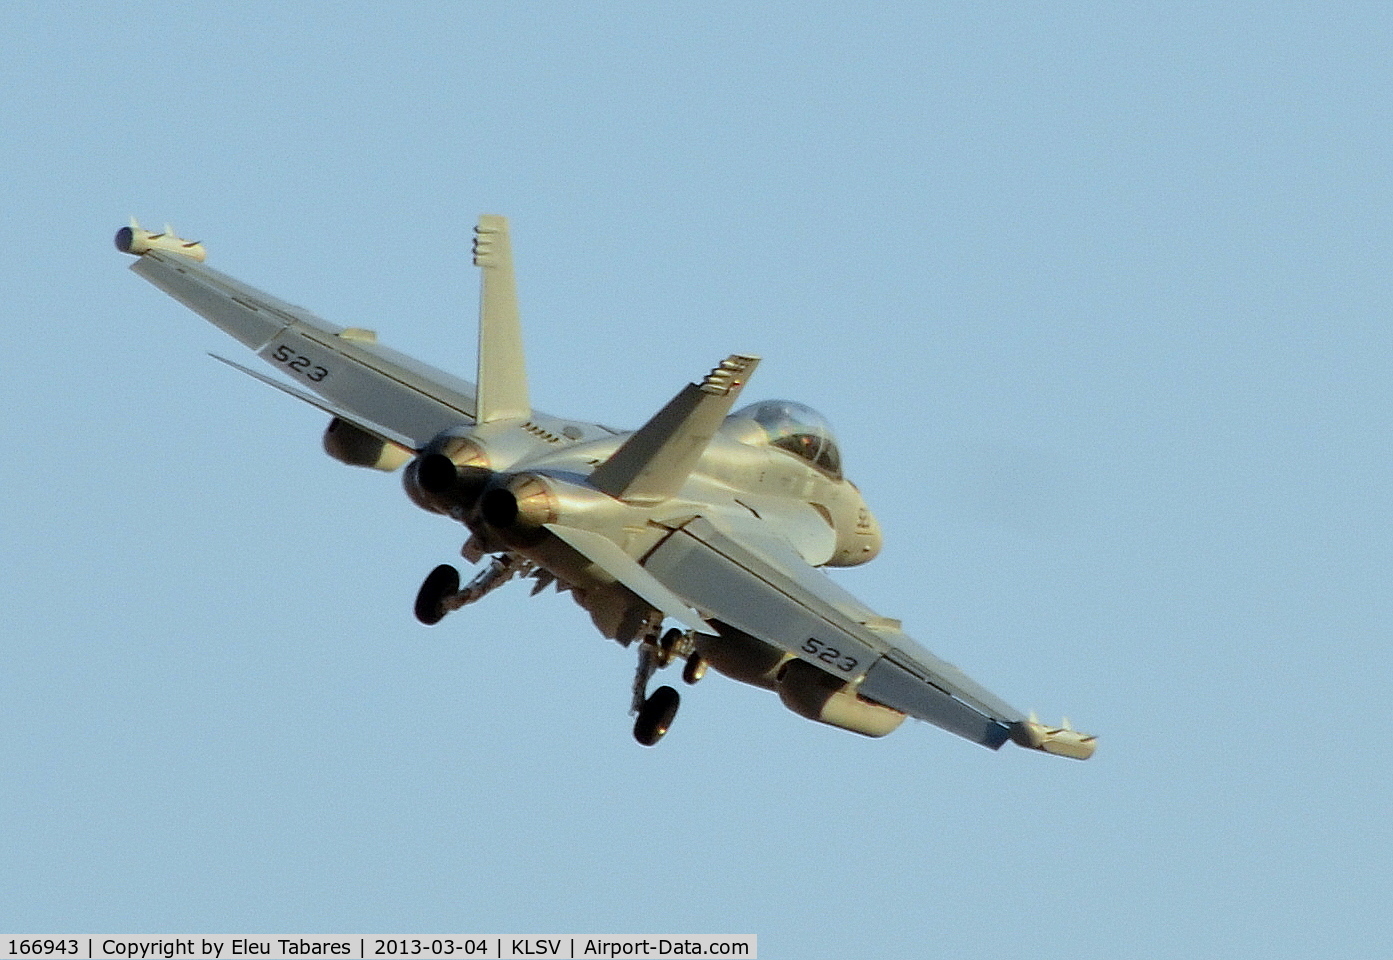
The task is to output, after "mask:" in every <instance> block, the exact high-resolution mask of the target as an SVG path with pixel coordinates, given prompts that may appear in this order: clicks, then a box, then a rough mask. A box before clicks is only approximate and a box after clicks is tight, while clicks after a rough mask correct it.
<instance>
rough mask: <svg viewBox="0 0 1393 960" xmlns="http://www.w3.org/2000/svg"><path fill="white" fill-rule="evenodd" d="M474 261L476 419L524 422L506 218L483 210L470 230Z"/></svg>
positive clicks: (528, 410) (527, 410) (518, 321)
mask: <svg viewBox="0 0 1393 960" xmlns="http://www.w3.org/2000/svg"><path fill="white" fill-rule="evenodd" d="M474 265H475V266H477V267H479V268H480V271H481V280H480V284H479V377H478V395H477V397H476V398H475V403H476V406H477V407H478V411H477V416H476V419H477V422H479V423H489V422H491V421H494V420H525V419H527V417H529V416H530V415H531V414H532V406H531V403H530V402H529V401H528V398H527V369H526V367H525V365H524V363H523V352H522V318H521V316H520V315H519V313H518V292H517V282H516V281H515V280H514V279H513V248H512V244H511V243H509V241H508V220H507V218H506V217H500V216H497V215H495V214H490V213H486V214H483V215H481V216H480V217H479V225H478V226H476V227H475V228H474Z"/></svg>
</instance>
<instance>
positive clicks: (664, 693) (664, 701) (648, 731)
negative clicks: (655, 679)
mask: <svg viewBox="0 0 1393 960" xmlns="http://www.w3.org/2000/svg"><path fill="white" fill-rule="evenodd" d="M681 702H682V696H681V695H680V694H679V693H678V692H677V691H676V690H674V689H672V687H659V688H658V689H657V690H654V691H653V693H652V695H651V696H649V698H648V699H647V700H645V701H643V706H642V707H639V711H638V719H637V720H635V721H634V739H635V740H637V741H638V742H639V743H641V744H643V745H644V746H645V747H652V746H655V745H656V744H657V743H658V741H659V740H661V739H663V734H665V733H667V732H668V728H669V727H671V726H672V719H673V717H675V716H677V707H678V705H680V704H681Z"/></svg>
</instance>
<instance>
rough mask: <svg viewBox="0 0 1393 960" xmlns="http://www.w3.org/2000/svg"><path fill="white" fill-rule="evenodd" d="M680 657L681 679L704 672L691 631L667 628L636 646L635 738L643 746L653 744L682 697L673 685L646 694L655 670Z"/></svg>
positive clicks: (697, 677) (669, 723)
mask: <svg viewBox="0 0 1393 960" xmlns="http://www.w3.org/2000/svg"><path fill="white" fill-rule="evenodd" d="M680 656H685V657H686V658H687V663H686V666H685V667H683V669H682V679H683V680H684V681H686V682H687V683H689V684H692V683H696V682H697V681H698V680H700V679H701V678H702V677H703V676H705V674H706V661H705V660H703V659H702V658H701V654H699V653H697V652H696V649H695V644H694V643H693V640H692V634H691V633H690V632H687V633H684V632H682V631H681V630H676V629H674V630H669V631H668V632H667V633H664V634H662V635H661V636H656V635H651V636H649V637H645V638H644V640H643V642H642V643H641V644H640V645H639V648H638V672H637V673H636V674H635V675H634V699H633V706H632V708H631V709H630V711H629V712H630V713H632V714H635V719H634V739H635V740H637V741H638V742H639V743H641V744H643V745H644V746H645V747H652V746H656V745H657V743H658V741H659V740H661V739H663V735H664V734H666V733H667V732H668V729H669V728H670V727H671V726H672V721H673V719H674V718H675V717H676V716H677V708H678V707H679V706H680V705H681V703H682V696H681V694H679V693H678V692H677V691H676V690H674V689H673V688H672V687H668V686H662V687H659V688H658V689H657V690H654V691H653V692H652V693H651V694H649V693H647V690H648V681H649V679H651V678H652V676H653V673H654V671H656V670H658V669H659V668H661V667H666V666H667V665H668V664H670V663H672V662H673V660H675V659H677V658H678V657H680Z"/></svg>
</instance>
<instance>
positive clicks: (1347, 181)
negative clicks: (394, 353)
mask: <svg viewBox="0 0 1393 960" xmlns="http://www.w3.org/2000/svg"><path fill="white" fill-rule="evenodd" d="M859 6H863V5H848V4H844V3H818V2H799V3H787V4H784V3H754V4H748V3H739V4H726V3H704V4H700V5H680V6H679V5H675V4H674V5H654V4H645V3H633V4H622V3H594V4H559V3H550V4H548V3H538V4H497V3H495V4H483V3H479V4H473V3H456V4H416V5H386V4H384V5H382V6H376V5H365V4H356V3H350V4H334V5H329V4H324V5H310V4H305V5H285V4H223V5H213V4H187V5H176V4H91V5H82V4H78V5H65V4H56V3H55V4H19V3H16V4H6V5H5V6H4V7H3V8H0V83H3V94H4V96H3V98H0V132H2V133H3V141H0V142H2V143H3V148H4V149H3V157H2V158H0V175H3V185H4V205H3V209H4V211H5V217H4V224H5V231H4V247H5V252H4V258H3V264H0V284H2V285H3V291H4V304H5V306H4V310H3V318H2V319H0V323H2V324H3V329H4V334H5V335H4V338H3V339H4V344H3V347H2V348H0V358H3V359H2V360H0V363H3V367H2V368H0V369H2V370H3V378H0V383H3V387H0V401H3V408H2V409H3V415H2V416H0V424H3V426H0V431H3V432H0V450H3V459H0V463H3V470H4V473H3V477H0V482H2V483H3V486H2V487H0V489H3V501H0V502H2V503H3V506H0V523H3V527H2V528H0V529H3V550H4V554H3V557H0V563H3V568H2V569H3V571H4V574H3V578H0V603H2V604H3V626H0V631H3V641H2V642H0V929H3V931H4V932H16V933H45V932H47V933H62V932H89V931H91V932H113V933H114V932H148V933H171V934H173V933H184V934H187V933H261V932H265V933H299V932H305V933H338V932H349V933H358V932H418V933H428V932H462V931H463V932H504V933H506V932H517V933H570V932H614V933H629V932H634V933H640V932H656V933H663V932H669V933H680V932H739V933H746V932H752V933H757V934H759V936H760V938H761V939H760V945H761V956H762V957H766V958H841V957H849V956H865V957H889V956H903V957H910V956H924V957H1032V958H1115V957H1120V956H1140V957H1195V956H1207V957H1254V958H1264V960H1267V958H1286V957H1312V956H1332V957H1336V956H1338V957H1359V958H1371V957H1376V956H1388V955H1390V953H1391V952H1393V936H1391V935H1390V933H1389V923H1390V920H1389V916H1390V907H1391V906H1393V896H1391V895H1390V892H1389V891H1390V888H1393V870H1390V867H1389V861H1390V855H1393V843H1390V827H1389V810H1390V802H1393V783H1391V782H1390V781H1391V780H1393V776H1390V774H1391V773H1393V770H1391V769H1390V762H1389V759H1388V747H1387V743H1388V738H1387V731H1388V718H1389V702H1390V699H1393V696H1390V694H1391V693H1393V690H1391V689H1390V673H1391V672H1390V669H1389V666H1388V660H1389V650H1390V644H1389V637H1390V628H1393V623H1390V620H1393V604H1391V603H1390V591H1389V578H1390V559H1391V558H1390V549H1389V543H1390V536H1393V523H1390V516H1389V508H1390V496H1389V476H1390V468H1393V451H1390V444H1389V429H1390V401H1393V396H1390V393H1391V392H1393V391H1391V390H1390V385H1389V366H1390V363H1389V361H1390V345H1391V344H1390V340H1393V337H1390V332H1389V331H1390V310H1389V303H1388V301H1389V292H1390V291H1389V282H1388V279H1387V278H1388V275H1389V271H1390V253H1391V252H1393V242H1391V241H1393V235H1391V234H1390V220H1389V217H1390V213H1391V212H1393V204H1391V203H1390V200H1389V185H1390V177H1389V174H1390V169H1389V168H1390V146H1393V136H1390V125H1389V121H1390V117H1389V113H1390V94H1393V84H1390V79H1393V72H1391V71H1390V67H1389V59H1390V57H1389V55H1390V41H1393V13H1390V10H1389V7H1388V6H1387V5H1386V4H1382V3H1369V4H1361V3H1341V4H1326V3H1271V2H1265V3H1223V2H1221V3H1193V4H1191V3H1131V4H1118V3H887V4H870V5H865V6H867V7H868V9H864V10H849V9H848V8H849V7H859ZM484 211H488V212H497V213H503V214H506V215H508V216H509V217H510V218H511V219H512V224H513V233H514V244H515V249H516V253H517V257H518V273H519V278H520V282H521V292H522V301H523V309H524V313H525V318H526V323H527V341H528V347H529V350H530V356H529V361H530V366H531V371H532V375H533V397H534V400H535V401H536V403H537V405H538V406H539V407H541V408H543V409H546V410H549V411H554V412H558V413H565V414H568V415H571V416H577V417H584V418H588V419H595V420H600V421H604V422H610V423H615V424H618V425H626V426H634V425H637V424H638V423H640V422H641V421H642V420H643V419H644V418H646V417H647V415H648V414H649V413H650V412H651V411H652V410H653V409H655V408H656V407H657V406H658V405H659V404H661V403H662V402H664V401H665V400H666V399H667V398H668V397H669V396H670V395H671V394H672V392H673V391H675V390H676V389H677V388H678V387H679V386H680V385H681V384H683V383H685V382H687V381H688V380H689V379H691V378H693V377H697V376H699V375H701V374H702V373H704V372H705V370H706V369H708V368H709V367H710V365H711V364H712V363H714V362H715V361H716V360H718V359H719V358H720V357H722V356H724V355H725V354H726V353H728V352H733V351H752V352H756V353H759V354H761V355H762V356H763V357H764V358H765V361H764V363H763V365H762V366H761V368H760V370H759V372H758V374H757V376H756V378H755V379H754V381H753V382H752V383H751V386H750V388H749V390H748V394H747V395H748V396H749V398H750V399H756V398H759V397H767V396H786V397H791V398H795V399H799V400H802V401H804V402H806V403H809V404H811V405H812V406H814V407H816V408H818V409H820V410H822V411H823V412H825V413H826V415H827V416H828V417H829V418H830V419H831V421H832V422H833V424H834V426H835V427H836V428H837V429H838V432H839V435H840V437H841V439H842V444H843V447H844V454H845V459H846V462H847V464H848V468H849V472H850V474H851V476H852V477H853V478H854V479H855V480H856V481H857V482H858V483H859V484H860V485H861V487H862V489H863V490H864V492H865V494H866V496H867V497H868V498H869V500H870V502H871V504H872V505H873V507H874V508H875V509H876V511H877V513H878V515H879V517H880V520H881V522H882V523H883V525H884V527H885V529H886V531H887V546H886V549H885V553H884V555H883V556H882V558H881V559H880V560H878V561H877V562H876V563H874V564H872V565H870V566H869V567H867V568H864V569H861V570H856V571H852V572H849V573H848V574H846V575H840V574H839V577H840V579H841V580H842V581H843V582H844V583H846V584H847V585H849V586H850V587H851V588H852V589H853V590H855V591H857V592H858V593H859V594H861V595H862V596H863V597H865V599H866V600H867V601H868V602H870V603H871V604H872V605H873V606H875V607H876V608H877V609H878V610H880V611H882V612H884V613H885V614H886V615H889V616H895V617H900V618H902V619H903V620H904V622H905V625H906V627H907V629H908V630H909V631H910V632H911V633H912V634H914V635H915V636H917V637H919V638H920V639H922V640H923V641H924V642H925V643H927V644H928V645H929V646H930V647H931V648H932V649H934V650H935V651H936V652H938V653H939V654H941V655H943V656H945V657H947V658H949V659H951V660H953V661H954V662H956V663H958V664H959V665H960V666H962V667H963V668H964V669H966V670H968V671H969V672H970V673H971V674H972V675H974V676H975V677H977V678H979V679H980V680H982V681H983V682H984V683H986V684H987V685H988V686H990V687H991V688H992V689H994V690H996V691H998V692H999V693H1000V694H1002V695H1003V696H1004V697H1006V698H1007V699H1008V700H1010V701H1012V702H1015V703H1017V704H1019V705H1020V706H1021V707H1022V708H1025V709H1031V708H1035V709H1038V710H1040V711H1041V713H1042V715H1045V716H1047V717H1057V716H1059V715H1060V714H1061V713H1064V714H1068V715H1069V716H1071V717H1072V718H1073V719H1074V720H1075V721H1076V722H1077V723H1078V724H1079V725H1081V726H1084V727H1086V728H1087V729H1089V730H1092V731H1096V732H1098V733H1099V734H1101V736H1102V741H1101V743H1102V746H1101V748H1100V750H1099V752H1098V755H1097V757H1096V758H1095V759H1094V760H1092V761H1090V762H1088V763H1087V764H1078V763H1073V762H1069V761H1063V760H1058V759H1054V758H1049V757H1043V756H1037V755H1034V754H1031V753H1027V752H1024V751H1021V750H1018V749H1015V748H1013V747H1012V748H1008V749H1004V750H1002V751H1001V752H1000V753H991V752H989V751H985V750H982V749H980V748H977V747H974V746H972V745H970V744H967V743H965V742H963V741H960V740H957V739H956V738H953V737H951V736H949V735H947V734H944V733H942V732H940V731H937V730H935V729H934V728H932V727H928V726H924V725H919V724H912V725H909V726H907V727H906V728H904V729H902V730H901V731H899V732H898V733H896V734H895V735H893V736H892V737H890V738H888V739H886V740H883V741H868V740H864V739H862V738H859V737H855V736H852V735H850V734H845V733H842V732H839V731H836V730H831V729H828V728H824V727H821V726H818V725H815V724H811V723H808V722H806V721H804V720H801V719H799V718H797V717H795V716H794V715H792V714H791V713H788V712H787V711H785V710H783V709H782V708H781V707H780V706H779V704H778V703H777V701H776V700H775V699H774V698H773V697H771V696H770V695H768V694H766V693H763V692H761V691H757V690H754V689H751V688H747V687H741V686H739V685H737V684H734V683H732V682H730V681H728V680H725V679H724V678H720V677H715V676H713V677H711V678H710V679H708V680H707V681H706V682H705V683H703V684H702V685H701V686H700V687H697V688H695V689H694V690H692V691H691V693H690V695H689V696H687V698H686V700H685V701H684V706H683V710H682V714H681V716H680V717H679V719H678V723H677V724H676V726H675V727H674V730H673V733H672V734H671V735H670V737H669V738H668V740H667V741H665V742H664V743H663V744H662V745H661V747H659V748H658V749H655V750H651V751H649V750H643V749H641V748H639V747H637V746H636V745H635V744H634V743H633V742H632V741H631V739H630V735H629V724H630V721H629V718H628V716H627V715H626V707H627V698H628V686H629V682H630V676H631V674H630V671H631V658H632V655H631V654H629V653H627V652H625V651H623V650H621V649H620V648H619V647H617V646H616V645H614V644H609V643H606V642H604V641H602V640H600V639H599V638H598V636H597V635H596V634H595V633H594V632H593V630H592V628H591V626H590V624H589V621H588V619H587V618H586V617H585V616H584V614H583V613H582V612H581V611H580V610H579V609H577V608H576V607H575V606H574V605H573V604H572V603H571V602H570V601H569V600H568V599H566V598H564V597H561V598H558V597H555V596H553V595H550V594H548V595H547V596H545V597H542V598H539V599H535V600H529V599H527V597H526V591H525V589H523V588H522V587H519V586H513V587H511V588H509V589H507V590H505V591H502V592H500V593H499V594H496V595H494V596H492V597H490V598H489V599H488V600H487V601H486V602H485V603H482V604H480V605H479V606H478V607H476V608H472V609H470V610H468V611H465V612H463V613H461V614H459V615H456V616H455V617H453V618H452V619H450V620H448V621H447V622H446V623H445V624H444V625H443V626H441V627H439V628H437V629H435V630H433V631H428V630H426V629H424V628H422V627H420V626H418V625H417V624H416V623H415V622H414V621H413V620H412V619H411V614H410V606H411V599H412V597H413V596H414V592H415V589H416V585H417V582H418V581H419V578H420V577H421V576H422V575H423V574H424V573H425V572H426V571H427V570H429V569H430V568H431V567H432V566H433V565H434V564H436V563H438V562H441V561H443V560H447V559H449V558H450V556H451V555H452V554H453V553H454V552H455V551H456V550H457V549H458V547H459V544H460V542H461V540H462V530H461V529H460V528H458V527H454V526H452V525H451V524H450V523H449V522H447V521H445V520H444V519H442V518H438V517H434V516H430V515H427V514H424V513H422V512H420V511H418V510H416V509H415V508H413V507H412V506H411V505H410V503H409V502H407V501H406V499H405V498H404V497H403V495H402V494H401V492H400V487H399V485H398V482H397V479H396V478H395V477H387V476H383V475H380V474H375V473H370V472H366V471H354V470H350V469H348V468H346V467H342V466H340V465H338V464H336V463H334V462H333V461H331V460H329V459H327V458H326V457H325V456H324V455H323V453H322V452H321V451H320V447H319V436H320V431H321V430H322V427H323V421H324V418H323V416H322V415H321V414H320V413H318V412H317V411H315V410H313V409H312V408H309V407H305V406H302V405H299V404H296V403H295V402H294V401H292V400H289V399H287V398H285V397H283V396H281V395H278V394H276V393H275V392H274V391H271V390H268V389H266V388H265V387H263V386H260V385H258V384H256V383H254V382H252V381H250V380H248V379H246V378H244V377H241V376H240V375H238V374H236V373H235V372H233V371H230V370H228V369H226V368H223V367H222V366H220V365H218V364H216V363H215V362H213V361H211V360H209V359H207V358H206V357H205V356H204V354H205V352H206V351H209V350H215V351H220V352H236V351H237V350H238V348H237V346H236V344H234V343H232V342H231V341H230V340H228V339H226V338H225V337H224V336H223V335H221V334H220V333H218V332H217V331H216V330H214V329H212V328H211V327H209V326H207V325H206V324H204V323H203V322H202V321H201V320H199V319H198V318H197V317H195V316H194V315H192V314H190V313H188V312H187V311H186V310H184V309H183V308H182V307H180V306H178V305H177V304H175V303H173V302H172V301H168V300H167V299H165V298H164V297H163V296H162V295H160V294H159V293H158V292H157V291H155V290H154V289H153V288H150V287H149V286H147V285H146V284H144V283H143V282H142V281H140V280H139V279H138V278H136V277H134V276H132V275H130V274H129V273H128V272H127V271H126V270H125V267H126V266H127V265H128V262H129V261H128V260H127V258H125V257H123V256H121V255H120V254H118V253H117V252H116V251H115V250H114V249H113V247H112V245H111V235H112V233H113V232H114V231H115V229H116V228H117V227H119V226H121V225H122V224H123V223H124V222H125V220H126V218H127V216H128V215H130V214H131V213H135V214H138V215H140V216H141V217H142V218H144V219H145V220H146V221H147V222H148V223H150V224H152V225H155V226H159V225H161V224H162V223H163V222H164V221H165V220H172V221H173V223H174V224H175V226H176V227H177V228H178V229H179V230H180V231H181V232H183V233H185V234H186V235H189V236H192V237H195V238H198V239H202V240H204V241H205V242H206V243H207V245H208V249H209V251H210V254H211V260H212V262H213V263H214V264H215V265H217V266H218V267H219V268H221V269H224V270H226V271H228V272H230V273H232V274H233V275H235V276H238V277H240V278H242V279H244V280H246V281H248V282H250V283H253V284H255V285H257V286H260V287H263V288H265V289H267V290H270V291H273V292H275V293H277V294H278V295H280V296H282V297H284V298H286V299H289V300H291V301H292V302H296V303H303V304H305V305H306V306H308V307H310V308H311V309H313V310H315V311H317V312H319V313H321V314H322V315H324V316H325V317H328V318H330V319H332V320H335V321H337V322H339V323H342V324H345V325H359V326H370V327H375V328H377V329H379V330H380V331H381V333H382V337H383V339H384V340H385V341H386V342H388V343H390V344H392V345H394V346H397V347H399V348H401V349H404V350H406V351H408V352H410V353H413V354H416V355H418V356H421V357H423V358H426V359H429V360H431V361H433V362H435V363H438V364H440V365H443V366H446V367H449V368H451V369H454V370H457V371H459V372H461V373H463V374H465V375H470V374H471V373H472V369H473V362H474V361H473V343H472V338H473V322H474V313H475V296H476V293H475V290H476V277H475V272H474V270H473V268H472V267H470V266H469V262H468V242H469V229H470V226H471V225H472V223H473V220H474V217H475V216H476V215H477V214H478V213H480V212H484Z"/></svg>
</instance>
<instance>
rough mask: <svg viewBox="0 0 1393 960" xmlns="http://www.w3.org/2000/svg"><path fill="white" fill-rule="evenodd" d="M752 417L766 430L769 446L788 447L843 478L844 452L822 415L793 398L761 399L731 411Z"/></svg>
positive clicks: (765, 434)
mask: <svg viewBox="0 0 1393 960" xmlns="http://www.w3.org/2000/svg"><path fill="white" fill-rule="evenodd" d="M731 418H732V419H736V418H740V419H745V420H751V421H753V422H754V423H756V424H757V425H758V426H759V428H760V430H762V431H763V433H764V436H765V438H766V439H767V440H768V442H769V445H770V446H774V447H778V448H779V449H780V450H787V451H788V452H789V453H791V454H793V455H794V456H797V457H801V458H803V459H804V460H806V461H808V462H809V463H811V464H813V465H814V466H817V467H819V468H821V469H822V470H825V471H826V472H827V473H830V474H831V475H832V476H834V477H836V478H838V479H840V478H841V475H842V455H841V453H840V452H839V451H838V450H837V442H836V441H835V440H833V439H832V429H831V427H829V426H828V425H827V420H826V418H825V417H823V415H822V414H820V413H818V412H817V411H816V410H814V409H812V408H811V407H805V406H804V405H803V404H801V403H794V402H793V401H791V400H761V401H760V402H759V403H752V404H750V405H749V406H748V407H744V408H742V409H740V410H737V411H736V412H735V413H733V414H731Z"/></svg>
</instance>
